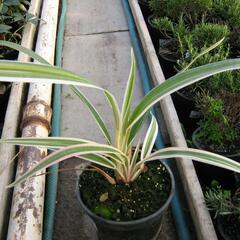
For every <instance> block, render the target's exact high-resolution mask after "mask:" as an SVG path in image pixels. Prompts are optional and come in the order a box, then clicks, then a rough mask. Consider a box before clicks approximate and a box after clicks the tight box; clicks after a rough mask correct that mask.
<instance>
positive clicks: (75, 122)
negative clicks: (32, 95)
mask: <svg viewBox="0 0 240 240" xmlns="http://www.w3.org/2000/svg"><path fill="white" fill-rule="evenodd" d="M130 49H131V41H130V36H129V31H128V26H127V22H126V19H125V15H124V11H123V7H122V3H121V0H81V1H80V0H69V1H68V13H67V23H66V30H65V39H64V48H63V67H64V68H65V69H69V70H71V71H73V72H75V73H78V74H80V75H82V76H85V77H87V78H89V79H92V80H94V81H95V82H96V83H97V84H99V85H100V86H102V87H104V88H107V89H109V90H110V91H111V92H113V93H114V95H115V96H116V98H117V100H118V102H119V103H121V102H122V99H123V95H124V92H123V91H124V89H125V85H126V81H127V79H128V74H129V70H130ZM138 79H139V78H138V76H137V84H136V87H135V93H136V94H135V100H134V102H135V104H136V103H137V102H138V101H139V99H141V98H142V96H143V94H142V89H141V84H140V81H139V80H138ZM84 92H85V93H86V92H87V95H88V97H89V98H90V99H91V101H92V102H93V103H94V105H95V106H96V108H97V109H98V110H99V112H101V113H102V116H103V117H104V119H105V121H106V123H107V125H108V126H109V129H113V118H112V115H111V110H110V109H109V106H108V104H107V103H106V101H105V100H104V96H103V95H102V94H101V93H100V92H99V91H96V90H87V91H85V89H84ZM62 136H69V137H81V138H87V139H90V140H91V139H92V140H95V141H99V142H104V139H103V137H102V134H101V132H100V131H99V129H98V127H97V125H96V124H95V122H94V120H93V118H92V116H91V115H90V114H89V112H88V110H87V109H86V108H85V107H84V106H83V104H81V102H80V101H79V100H78V99H77V98H76V97H75V95H74V94H73V93H72V92H71V91H70V90H69V89H68V87H63V93H62ZM79 164H80V160H77V161H72V160H69V161H66V162H64V163H63V164H62V165H61V168H74V167H76V166H77V165H79ZM76 178H77V175H76V172H73V171H71V172H68V173H60V180H59V189H58V202H57V209H56V220H55V233H54V239H57V240H70V239H71V240H75V239H78V240H81V239H84V240H86V239H91V240H92V239H97V238H96V231H95V228H94V226H93V225H92V223H91V222H90V221H89V219H88V218H87V217H86V216H84V215H83V214H82V213H81V211H80V209H79V205H78V202H77V198H76V194H75V186H76ZM164 239H167V238H164Z"/></svg>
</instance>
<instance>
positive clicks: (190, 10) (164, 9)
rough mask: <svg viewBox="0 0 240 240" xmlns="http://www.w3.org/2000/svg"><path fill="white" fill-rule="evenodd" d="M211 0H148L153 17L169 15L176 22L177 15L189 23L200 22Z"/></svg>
mask: <svg viewBox="0 0 240 240" xmlns="http://www.w3.org/2000/svg"><path fill="white" fill-rule="evenodd" d="M212 4H213V1H212V0H149V7H150V9H151V10H152V12H153V14H154V16H155V17H169V18H170V19H171V20H172V21H174V22H176V21H177V20H178V18H179V15H183V17H184V21H185V22H186V23H189V24H190V25H193V24H196V23H199V22H201V21H202V20H203V19H204V18H205V15H206V13H207V12H208V11H210V9H211V8H212Z"/></svg>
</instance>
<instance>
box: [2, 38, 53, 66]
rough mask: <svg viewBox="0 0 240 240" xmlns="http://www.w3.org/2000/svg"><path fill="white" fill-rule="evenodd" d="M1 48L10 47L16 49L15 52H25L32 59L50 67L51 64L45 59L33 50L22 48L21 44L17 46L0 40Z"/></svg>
mask: <svg viewBox="0 0 240 240" xmlns="http://www.w3.org/2000/svg"><path fill="white" fill-rule="evenodd" d="M0 46H5V47H9V48H12V49H15V50H17V51H19V52H23V53H25V54H26V55H28V56H30V57H31V58H32V59H34V60H36V61H38V62H39V63H42V64H49V65H50V63H49V62H47V61H46V60H45V59H44V58H42V57H41V56H40V55H38V54H37V53H35V52H34V51H33V50H31V49H28V48H25V47H23V46H21V45H19V44H16V43H13V42H9V41H3V40H0Z"/></svg>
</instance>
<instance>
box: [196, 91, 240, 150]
mask: <svg viewBox="0 0 240 240" xmlns="http://www.w3.org/2000/svg"><path fill="white" fill-rule="evenodd" d="M197 106H198V108H199V110H200V112H201V113H202V114H203V119H202V120H200V122H199V126H200V131H199V132H198V134H197V138H198V139H201V140H202V142H203V143H204V145H205V146H208V148H210V149H212V150H213V151H214V150H215V151H216V150H218V151H222V152H231V151H234V150H236V147H238V143H239V140H240V126H239V122H240V96H239V95H238V94H233V93H230V92H224V91H222V92H220V93H219V94H218V95H217V96H216V97H215V98H213V97H210V96H208V95H207V94H201V95H200V96H199V97H198V102H197Z"/></svg>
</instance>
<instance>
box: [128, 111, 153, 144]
mask: <svg viewBox="0 0 240 240" xmlns="http://www.w3.org/2000/svg"><path fill="white" fill-rule="evenodd" d="M148 114H149V111H148V112H146V113H145V114H144V115H143V116H142V117H141V118H140V119H139V120H138V121H137V122H136V123H135V124H134V125H133V126H132V127H131V131H130V134H129V139H128V145H130V144H132V142H133V140H134V139H135V137H136V135H137V134H138V132H139V131H140V130H141V128H142V126H143V124H144V123H145V121H146V119H147V117H148Z"/></svg>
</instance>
